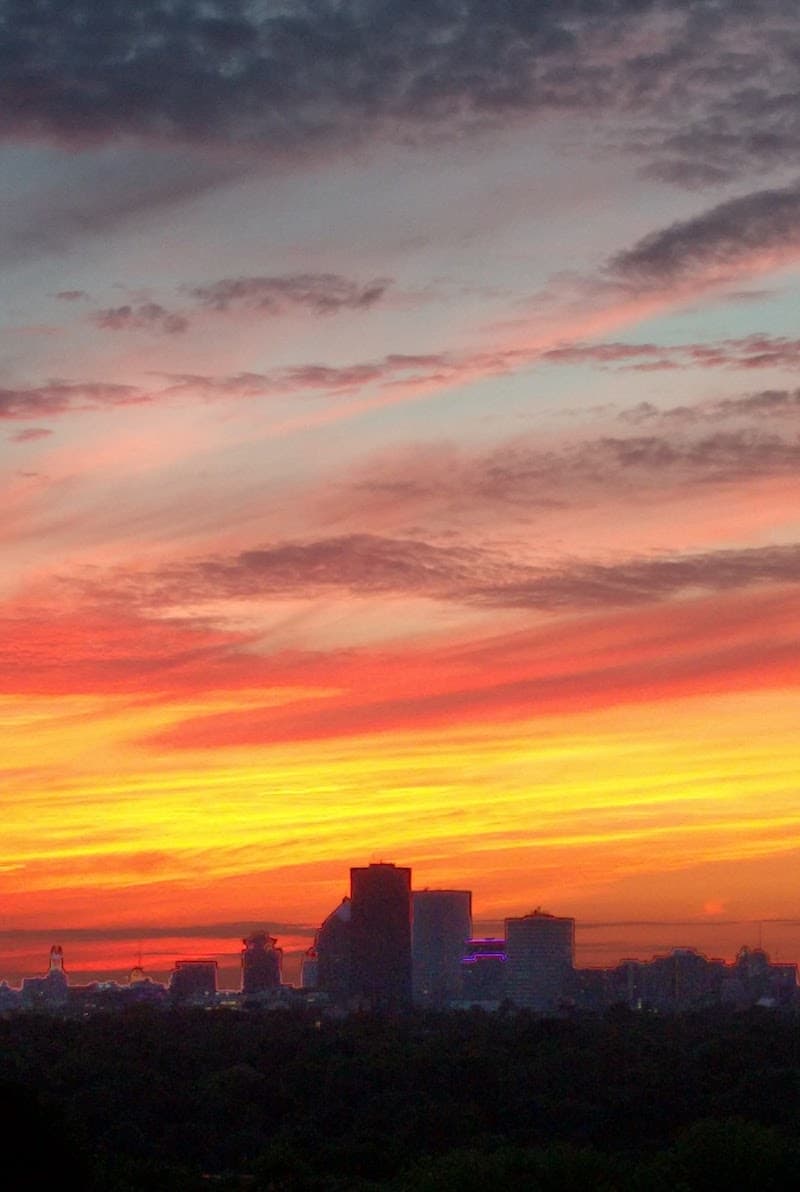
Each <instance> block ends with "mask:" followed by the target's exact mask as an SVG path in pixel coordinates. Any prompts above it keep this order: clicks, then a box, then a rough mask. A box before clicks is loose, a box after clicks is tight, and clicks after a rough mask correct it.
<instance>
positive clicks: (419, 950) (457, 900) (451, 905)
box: [411, 890, 472, 1009]
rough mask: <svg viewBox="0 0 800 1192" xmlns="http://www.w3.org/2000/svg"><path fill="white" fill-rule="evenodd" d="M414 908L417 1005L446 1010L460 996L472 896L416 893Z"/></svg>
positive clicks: (451, 892)
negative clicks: (462, 961) (462, 963)
mask: <svg viewBox="0 0 800 1192" xmlns="http://www.w3.org/2000/svg"><path fill="white" fill-rule="evenodd" d="M411 908H412V916H411V978H412V979H411V985H412V994H413V999H414V1004H415V1005H418V1006H424V1007H428V1008H430V1009H444V1008H445V1007H446V1006H448V1005H449V1004H450V1002H453V1001H456V1000H457V999H458V998H459V997H460V996H461V959H462V957H463V955H464V945H465V943H466V941H467V940H468V939H469V938H470V936H471V935H472V893H471V891H469V890H415V891H414V892H413V893H412V895H411Z"/></svg>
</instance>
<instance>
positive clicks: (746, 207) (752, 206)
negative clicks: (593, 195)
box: [608, 182, 800, 289]
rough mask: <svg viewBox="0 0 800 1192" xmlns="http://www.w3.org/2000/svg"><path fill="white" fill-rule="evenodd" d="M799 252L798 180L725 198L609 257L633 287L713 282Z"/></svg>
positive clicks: (777, 262) (616, 274)
mask: <svg viewBox="0 0 800 1192" xmlns="http://www.w3.org/2000/svg"><path fill="white" fill-rule="evenodd" d="M798 254H800V182H794V183H793V184H792V185H791V186H786V187H783V188H781V189H773V190H760V191H755V192H753V193H752V194H747V195H743V196H741V197H739V198H736V199H729V200H728V201H727V202H725V203H720V204H718V205H717V206H716V207H712V208H710V209H709V210H708V211H704V212H703V213H702V214H700V215H697V216H694V217H693V218H692V219H686V220H679V221H677V222H675V223H673V224H671V225H670V226H669V227H667V228H663V229H659V231H657V232H653V233H651V234H650V235H648V236H645V237H643V238H642V239H641V240H639V241H638V243H637V244H635V245H634V246H633V247H632V248H629V249H625V250H624V251H622V252H619V253H617V254H616V255H615V256H614V257H612V258H611V260H610V261H609V265H608V270H609V273H610V275H611V276H612V277H615V278H617V279H619V280H622V281H625V282H627V283H630V284H631V285H633V286H634V287H635V288H637V289H641V288H644V289H649V288H656V289H662V288H669V287H674V286H676V285H678V284H682V283H686V282H692V281H695V280H697V279H698V278H699V279H701V280H702V281H703V282H704V283H708V281H709V280H713V282H714V283H715V284H717V283H720V282H722V281H726V280H729V279H732V278H736V277H737V276H739V275H740V274H741V273H742V272H747V273H750V272H751V271H752V269H753V267H754V262H757V263H759V265H760V267H762V268H769V267H772V268H774V267H776V266H778V265H780V264H782V263H784V262H785V261H786V260H787V259H795V258H796V257H797V256H798Z"/></svg>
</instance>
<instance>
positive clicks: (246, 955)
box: [242, 931, 283, 997]
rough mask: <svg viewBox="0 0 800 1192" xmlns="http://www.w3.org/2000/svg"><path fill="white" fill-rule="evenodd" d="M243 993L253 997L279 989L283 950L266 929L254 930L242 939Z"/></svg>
mask: <svg viewBox="0 0 800 1192" xmlns="http://www.w3.org/2000/svg"><path fill="white" fill-rule="evenodd" d="M242 943H243V944H244V947H243V948H242V993H243V994H244V996H245V997H253V996H254V995H256V994H259V993H268V992H269V990H271V989H279V988H280V984H281V964H282V963H283V950H282V949H281V948H279V947H278V941H277V940H276V939H273V937H272V936H271V935H267V933H266V931H254V932H253V934H252V935H248V936H247V937H246V939H243V940H242Z"/></svg>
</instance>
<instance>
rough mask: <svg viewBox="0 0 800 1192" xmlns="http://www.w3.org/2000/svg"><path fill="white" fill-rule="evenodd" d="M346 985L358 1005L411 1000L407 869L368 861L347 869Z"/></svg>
mask: <svg viewBox="0 0 800 1192" xmlns="http://www.w3.org/2000/svg"><path fill="white" fill-rule="evenodd" d="M350 900H351V905H350V931H351V941H352V989H353V994H354V996H355V998H356V999H357V1001H358V1002H359V1004H360V1005H362V1006H365V1007H367V1008H369V1009H372V1010H402V1009H405V1008H406V1007H408V1006H409V1005H410V1004H411V870H410V869H400V868H398V867H397V866H396V865H387V864H383V863H381V864H380V865H369V866H367V867H366V868H359V869H351V870H350Z"/></svg>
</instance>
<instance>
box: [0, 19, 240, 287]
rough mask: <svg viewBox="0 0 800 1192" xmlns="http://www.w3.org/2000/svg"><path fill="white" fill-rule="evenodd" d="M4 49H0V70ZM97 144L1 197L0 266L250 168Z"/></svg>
mask: <svg viewBox="0 0 800 1192" xmlns="http://www.w3.org/2000/svg"><path fill="white" fill-rule="evenodd" d="M0 20H1V18H0ZM0 29H2V25H0ZM5 48H6V47H5V46H4V45H2V43H0V64H1V63H2V61H3V50H4V49H5ZM2 91H3V81H2V79H0V93H1V92H2ZM4 118H5V120H6V122H8V120H9V113H8V111H6V112H3V113H0V139H1V138H2V136H3V121H4ZM6 134H8V128H7V127H6ZM56 139H57V140H58V139H59V138H56ZM104 140H107V141H108V143H107V144H103V145H102V146H98V147H95V148H94V151H93V152H91V153H88V152H87V153H59V154H51V155H50V156H49V157H48V160H47V168H46V175H44V176H42V177H41V178H38V177H37V180H36V185H35V186H33V187H28V188H23V189H21V190H20V191H19V192H18V193H16V194H11V195H9V196H8V197H7V199H6V200H5V201H4V203H3V205H2V208H0V259H2V260H3V261H7V262H16V261H21V260H26V259H28V258H29V257H32V256H39V255H42V254H45V253H64V252H66V251H67V250H68V249H69V248H70V247H71V246H72V245H73V244H75V243H76V242H80V241H82V240H84V239H85V238H86V237H87V236H98V235H103V234H105V233H107V232H109V231H111V230H112V229H116V228H118V227H120V226H126V225H133V226H135V225H136V223H137V221H141V220H142V217H144V216H147V215H155V214H157V213H159V212H162V211H165V210H169V209H170V208H171V207H173V206H174V205H176V204H179V203H181V202H184V201H186V200H187V199H192V198H195V197H197V196H198V195H201V194H203V192H205V191H208V190H211V189H213V188H215V187H218V186H221V185H224V184H226V183H228V182H230V181H232V180H233V179H237V178H241V177H243V176H245V175H246V174H248V173H251V172H252V171H253V169H254V163H253V161H252V160H250V159H249V158H246V157H243V156H242V155H238V154H236V153H234V152H233V151H231V152H230V153H228V154H226V155H224V156H222V155H218V156H214V155H211V154H207V153H203V152H201V151H200V150H197V149H193V148H191V147H188V148H186V147H182V148H177V147H175V146H174V145H173V146H169V147H166V148H165V147H164V145H163V144H155V145H148V146H146V147H139V146H135V145H132V144H128V143H121V141H120V137H119V136H116V135H113V134H112V131H111V127H110V126H109V136H108V137H107V138H104ZM63 293H64V294H78V293H79V292H78V291H63ZM64 300H65V301H69V300H70V299H64ZM72 300H73V301H75V300H76V299H72Z"/></svg>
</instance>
